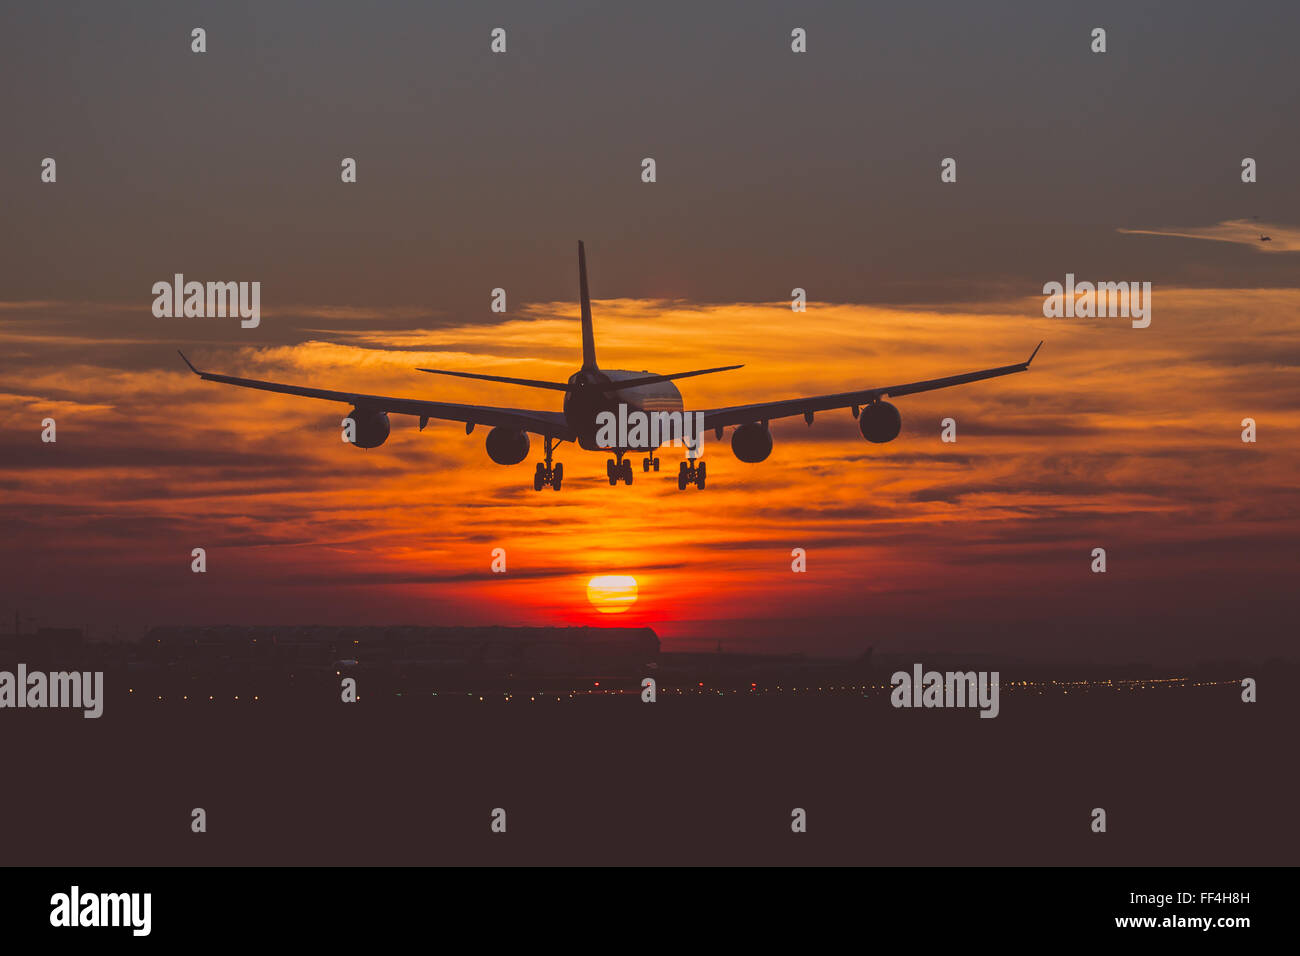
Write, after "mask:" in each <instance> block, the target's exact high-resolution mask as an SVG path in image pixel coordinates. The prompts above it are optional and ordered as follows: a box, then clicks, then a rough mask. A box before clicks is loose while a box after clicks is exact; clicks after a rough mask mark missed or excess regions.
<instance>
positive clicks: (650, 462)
mask: <svg viewBox="0 0 1300 956" xmlns="http://www.w3.org/2000/svg"><path fill="white" fill-rule="evenodd" d="M652 468H653V469H654V470H655V471H658V470H659V459H658V458H656V457H655V456H654V455H651V456H650V457H649V458H642V459H641V470H642V471H650V470H651V469H652Z"/></svg>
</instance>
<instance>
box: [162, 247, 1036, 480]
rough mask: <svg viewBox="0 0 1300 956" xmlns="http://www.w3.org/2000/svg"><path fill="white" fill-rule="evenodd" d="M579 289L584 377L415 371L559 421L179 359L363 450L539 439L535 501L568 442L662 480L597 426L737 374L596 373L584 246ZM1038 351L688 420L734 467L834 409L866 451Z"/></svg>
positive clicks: (625, 472) (615, 468)
mask: <svg viewBox="0 0 1300 956" xmlns="http://www.w3.org/2000/svg"><path fill="white" fill-rule="evenodd" d="M578 286H579V293H580V295H581V308H582V367H581V368H580V369H578V371H576V372H574V373H573V374H572V375H571V376H569V379H568V381H566V382H546V381H538V380H536V379H526V378H510V377H507V376H503V375H482V374H478V373H475V372H454V371H449V370H447V369H432V368H429V369H419V371H422V372H430V373H433V374H436V375H454V376H457V377H460V378H472V379H479V380H482V381H486V382H504V383H507V384H511V385H522V386H526V387H528V388H539V389H549V390H553V391H558V392H563V393H564V406H563V411H559V412H555V411H536V410H532V409H520V408H497V407H493V406H488V405H458V404H453V403H451V402H434V401H427V400H424V399H415V398H390V397H387V396H383V395H363V394H360V393H357V392H337V391H330V390H328V389H322V388H311V387H307V386H302V385H283V384H280V383H278V382H263V381H258V380H256V379H249V378H238V377H235V376H232V375H218V374H215V373H212V372H201V371H199V370H198V369H197V368H195V367H194V364H193V363H192V362H191V361H190V360H189V359H187V358H185V354H184V353H183V352H182V353H180V355H181V358H182V359H184V360H185V364H186V365H188V366H189V368H190V371H192V372H193V373H194V374H195V375H197V376H199V377H200V378H201V379H204V380H205V381H209V382H222V383H225V384H227V385H239V386H241V387H244V388H258V389H263V390H265V391H270V392H282V393H284V394H286V395H301V396H305V397H307V398H320V399H324V400H326V401H331V402H344V403H347V404H350V405H351V406H352V411H351V412H350V413H349V415H348V418H349V419H351V420H352V423H353V427H354V432H355V437H354V440H353V441H352V444H355V445H356V446H357V447H359V448H377V447H378V446H380V445H382V444H383V443H384V442H385V441H387V440H388V435H389V431H390V425H389V421H388V416H389V415H390V414H394V415H413V416H415V417H416V418H418V419H419V422H420V430H421V431H423V430H424V427H425V425H427V424H428V422H429V420H430V419H439V420H443V421H454V422H464V423H465V434H467V435H468V434H469V433H471V432H472V431H473V430H474V426H476V425H486V426H490V428H491V431H489V432H488V434H487V453H488V457H489V458H491V459H492V460H493V461H494V462H496V463H497V464H500V465H517V464H519V463H520V462H521V461H523V460H524V459H525V458H527V457H528V452H529V448H530V444H531V443H530V440H529V437H528V436H529V435H530V434H533V435H538V436H540V437H541V438H542V439H543V455H544V461H539V462H538V463H537V469H536V472H535V473H534V475H533V488H534V489H535V490H537V491H541V490H542V488H544V487H550V488H553V489H555V490H556V491H558V490H559V488H560V484H561V482H562V481H563V480H564V465H563V464H562V463H561V462H556V461H554V460H553V453H554V450H555V446H556V445H557V444H559V443H562V442H569V441H571V442H576V443H577V445H578V446H579V447H580V448H583V449H585V450H587V451H598V452H604V453H607V454H610V455H613V456H614V457H613V458H611V459H610V460H609V462H608V463H607V468H606V472H607V477H608V478H609V483H610V484H611V485H614V484H617V483H618V482H619V481H622V482H623V483H624V484H627V485H630V484H632V462H631V460H630V459H628V460H626V461H625V460H624V459H625V458H626V456H627V455H629V454H631V453H632V452H639V453H644V454H645V457H644V458H642V461H641V470H642V471H650V470H652V469H653V470H654V471H658V470H659V459H658V458H657V457H656V456H655V452H656V451H657V450H658V449H659V448H660V447H662V446H663V445H665V444H667V439H666V437H665V436H661V435H658V434H657V433H656V435H655V437H656V438H658V439H660V440H652V439H650V438H649V437H647V436H643V435H640V434H638V433H637V432H636V430H631V431H627V432H626V434H625V435H624V436H623V438H621V439H619V441H624V439H626V441H624V446H623V447H615V446H614V445H611V444H609V443H608V442H607V441H606V442H602V441H601V440H600V436H601V429H600V427H599V424H598V420H600V419H601V416H602V414H608V415H614V416H617V415H618V413H619V411H620V406H622V409H621V410H622V411H623V412H624V414H625V415H626V414H627V413H629V412H642V413H645V414H647V415H668V416H671V415H673V414H677V415H678V416H681V415H682V414H683V412H684V411H685V410H684V408H683V404H682V395H681V392H679V391H678V390H677V387H676V386H675V385H673V384H672V383H673V381H675V380H676V379H680V378H691V377H692V376H696V375H711V374H713V373H714V372H725V371H729V370H731V369H737V368H740V367H741V366H739V365H723V366H719V367H717V368H704V369H696V370H694V371H689V372H674V373H672V374H669V375H654V374H651V373H649V372H632V371H626V370H621V369H620V370H604V369H601V368H600V367H599V366H598V365H597V364H596V344H595V335H594V333H593V331H592V324H591V298H590V296H589V295H588V292H587V254H586V250H585V249H584V248H583V244H582V243H581V242H579V243H578ZM1042 345H1043V343H1042V342H1039V343H1038V346H1037V347H1035V348H1034V351H1033V352H1032V353H1031V354H1030V356H1029V358H1028V359H1026V360H1025V361H1024V362H1019V363H1017V364H1015V365H1003V366H1001V367H999V368H989V369H981V370H980V371H977V372H966V373H963V374H961V375H951V376H948V377H947V378H936V379H930V380H928V381H923V382H908V383H906V384H903V385H887V386H884V387H878V388H866V389H861V390H858V391H852V392H840V393H837V394H834V395H816V396H812V397H810V398H791V399H783V400H779V401H772V402H758V403H756V404H751V405H733V406H729V407H727V408H711V409H706V410H704V411H702V412H689V413H686V414H690V415H700V416H702V418H701V419H699V420H701V421H702V423H703V426H704V429H705V431H713V432H714V433H715V436H716V437H717V438H718V439H719V440H721V438H722V433H723V429H725V428H727V427H732V429H733V431H732V435H731V449H732V451H733V452H734V453H735V455H736V457H737V458H738V459H740V460H741V461H744V462H760V461H763V460H764V459H766V458H767V457H768V455H770V454H771V453H772V433H771V431H770V429H769V425H768V423H769V422H771V421H772V420H773V419H777V418H788V417H791V416H794V415H802V416H803V417H804V420H805V421H806V422H807V423H808V424H809V425H811V424H812V422H813V416H814V414H815V413H817V412H822V411H828V410H831V409H839V408H848V409H851V410H852V412H853V417H854V418H856V419H857V420H858V430H859V431H860V432H861V433H862V437H863V438H865V439H866V440H867V441H869V442H874V443H877V444H880V443H883V442H889V441H893V440H894V439H895V438H897V437H898V433H899V431H900V430H901V429H902V418H901V416H900V415H899V412H898V409H897V408H896V407H895V406H893V405H891V404H890V403H889V402H886V401H883V399H885V398H886V397H888V398H897V397H899V396H902V395H912V394H915V393H917V392H929V391H933V390H934V389H939V388H949V387H950V386H953V385H964V384H965V383H967V382H978V381H980V380H982V379H986V378H996V377H998V376H1000V375H1010V374H1012V373H1014V372H1023V371H1026V370H1027V369H1028V368H1029V363H1030V362H1032V361H1033V360H1034V356H1035V355H1037V354H1038V349H1040V348H1042ZM178 351H179V350H178ZM604 420H606V421H607V420H608V419H607V418H606V419H604ZM679 420H680V419H679ZM701 451H702V449H700V448H699V447H698V445H697V446H696V447H695V448H692V449H688V451H687V455H686V460H685V461H683V462H682V463H681V467H680V468H679V470H678V475H677V487H678V489H679V490H684V489H685V488H686V486H687V485H694V486H695V487H696V488H700V489H702V488H704V485H705V478H706V468H705V462H704V461H703V460H701V458H700V457H699V456H700V454H701Z"/></svg>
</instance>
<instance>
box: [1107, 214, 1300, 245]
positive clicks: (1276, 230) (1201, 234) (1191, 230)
mask: <svg viewBox="0 0 1300 956" xmlns="http://www.w3.org/2000/svg"><path fill="white" fill-rule="evenodd" d="M1116 232H1122V233H1126V234H1127V235H1132V236H1169V237H1172V238H1176V239H1210V240H1213V241H1214V242H1231V243H1235V244H1237V245H1241V246H1249V247H1250V248H1252V249H1254V250H1255V251H1256V252H1300V228H1298V227H1296V226H1283V225H1279V224H1277V223H1270V222H1261V221H1259V220H1258V219H1225V220H1224V221H1223V222H1220V223H1216V224H1215V225H1213V226H1188V227H1184V228H1177V227H1166V228H1163V229H1117V230H1116ZM1260 236H1268V237H1269V241H1268V242H1263V241H1261V239H1260Z"/></svg>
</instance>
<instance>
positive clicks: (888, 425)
mask: <svg viewBox="0 0 1300 956" xmlns="http://www.w3.org/2000/svg"><path fill="white" fill-rule="evenodd" d="M902 428H903V418H902V416H901V415H899V414H898V409H897V408H895V407H894V406H893V405H890V404H889V402H876V403H874V404H872V405H866V406H864V407H863V409H862V412H861V414H859V415H858V429H859V430H860V431H861V432H862V437H863V438H865V439H866V440H867V441H869V442H875V443H876V444H877V445H880V444H884V443H885V442H887V441H893V440H894V439H895V438H897V437H898V433H899V432H900V431H902Z"/></svg>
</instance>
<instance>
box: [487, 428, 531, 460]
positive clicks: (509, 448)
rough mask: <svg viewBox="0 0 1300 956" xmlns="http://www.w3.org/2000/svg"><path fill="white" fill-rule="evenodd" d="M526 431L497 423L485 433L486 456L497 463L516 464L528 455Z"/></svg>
mask: <svg viewBox="0 0 1300 956" xmlns="http://www.w3.org/2000/svg"><path fill="white" fill-rule="evenodd" d="M528 444H529V442H528V432H526V431H521V430H520V429H518V428H506V427H505V426H504V425H498V426H497V427H496V428H494V429H492V430H491V431H490V432H488V434H487V453H488V457H489V458H491V459H492V460H493V461H495V462H496V463H497V464H498V465H517V464H519V463H520V462H521V461H523V460H524V459H525V458H527V457H528Z"/></svg>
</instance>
